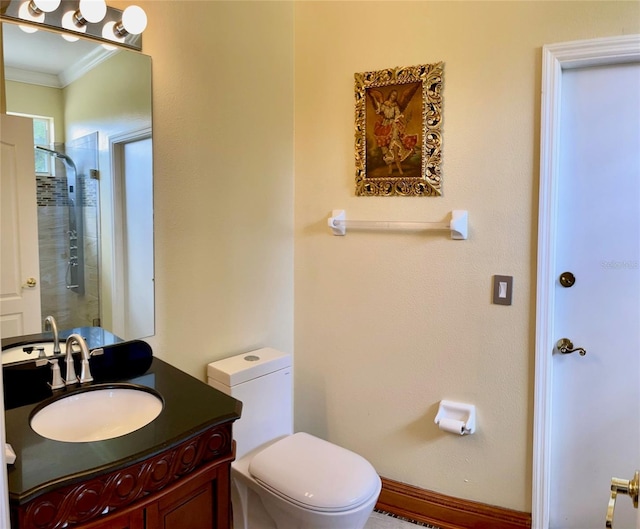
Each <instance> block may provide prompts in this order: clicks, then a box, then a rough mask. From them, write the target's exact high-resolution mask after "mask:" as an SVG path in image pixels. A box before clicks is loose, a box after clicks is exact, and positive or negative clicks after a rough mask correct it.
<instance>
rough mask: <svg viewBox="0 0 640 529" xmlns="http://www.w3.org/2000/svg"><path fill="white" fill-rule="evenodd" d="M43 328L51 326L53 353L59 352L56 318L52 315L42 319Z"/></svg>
mask: <svg viewBox="0 0 640 529" xmlns="http://www.w3.org/2000/svg"><path fill="white" fill-rule="evenodd" d="M44 328H45V330H46V329H47V328H51V331H52V332H53V354H54V355H57V354H60V337H59V336H58V325H57V324H56V319H55V318H54V317H53V316H47V317H46V318H45V319H44Z"/></svg>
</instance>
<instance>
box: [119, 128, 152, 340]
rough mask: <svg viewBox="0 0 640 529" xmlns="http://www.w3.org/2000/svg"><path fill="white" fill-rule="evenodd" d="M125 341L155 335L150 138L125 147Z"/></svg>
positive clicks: (127, 144) (130, 143)
mask: <svg viewBox="0 0 640 529" xmlns="http://www.w3.org/2000/svg"><path fill="white" fill-rule="evenodd" d="M123 147H124V152H123V161H124V173H123V191H124V193H123V194H124V204H123V205H124V230H123V231H124V260H125V262H124V270H123V274H124V278H125V280H124V284H125V291H124V316H125V318H124V325H125V330H124V338H127V339H134V338H142V337H146V336H151V335H153V334H154V332H155V314H154V303H155V301H154V267H153V257H154V255H153V171H152V157H153V153H152V148H151V138H147V139H144V140H138V141H133V142H129V143H126V144H124V146H123Z"/></svg>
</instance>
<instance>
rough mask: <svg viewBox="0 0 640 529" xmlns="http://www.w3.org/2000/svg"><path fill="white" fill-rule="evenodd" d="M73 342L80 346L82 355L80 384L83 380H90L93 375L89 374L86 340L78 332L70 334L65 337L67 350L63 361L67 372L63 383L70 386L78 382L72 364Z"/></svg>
mask: <svg viewBox="0 0 640 529" xmlns="http://www.w3.org/2000/svg"><path fill="white" fill-rule="evenodd" d="M73 344H77V345H78V347H80V354H81V355H82V364H81V365H82V367H81V369H80V384H84V383H85V382H91V381H92V380H93V377H92V376H91V370H90V369H89V358H90V357H91V354H90V353H89V347H88V346H87V342H86V341H85V340H84V338H83V337H82V336H80V335H79V334H75V333H74V334H70V335H69V337H68V338H67V344H66V346H67V351H66V356H65V362H66V363H67V372H66V376H65V384H66V385H67V386H70V385H71V384H75V383H77V382H78V376H77V375H76V370H75V366H74V365H73Z"/></svg>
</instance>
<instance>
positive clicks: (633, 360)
mask: <svg viewBox="0 0 640 529" xmlns="http://www.w3.org/2000/svg"><path fill="white" fill-rule="evenodd" d="M539 215H540V218H539V234H538V283H537V307H536V382H535V414H534V464H533V474H534V476H533V477H534V479H533V505H532V517H533V525H532V527H533V529H570V528H571V529H572V528H575V529H600V528H604V527H605V516H606V514H607V506H608V505H607V504H608V501H609V497H610V495H611V479H612V478H613V477H614V476H616V477H631V475H632V474H633V472H634V470H635V469H637V468H638V467H639V466H640V326H639V323H640V36H638V35H632V36H625V37H617V38H611V39H599V40H593V41H580V42H572V43H565V44H559V45H552V46H545V47H544V49H543V92H542V116H541V177H540V209H539ZM568 272H570V273H571V274H572V275H573V276H574V277H573V278H571V277H570V275H569V274H568ZM561 278H562V279H561ZM573 281H575V282H573ZM572 282H573V284H572ZM562 338H567V339H569V340H570V341H571V342H572V343H573V347H572V348H573V349H578V348H584V349H585V350H586V354H585V355H584V356H581V355H580V354H579V352H578V351H576V352H573V353H571V352H569V351H570V350H571V349H572V348H566V347H565V353H566V354H563V353H562V352H561V351H559V350H558V347H554V346H556V344H557V342H558V341H559V340H561V339H562ZM554 349H555V351H554ZM638 519H639V518H638V511H637V510H634V509H633V505H632V502H629V501H625V500H624V499H622V498H621V499H619V500H618V506H617V507H616V513H615V526H614V527H615V528H616V529H632V528H633V527H636V525H637V524H638V523H639V522H638Z"/></svg>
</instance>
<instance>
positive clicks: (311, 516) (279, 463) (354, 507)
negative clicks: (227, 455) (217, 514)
mask: <svg viewBox="0 0 640 529" xmlns="http://www.w3.org/2000/svg"><path fill="white" fill-rule="evenodd" d="M231 475H232V494H233V516H234V523H233V526H234V529H362V528H363V527H364V525H365V524H366V523H367V520H368V519H369V516H370V515H371V512H372V511H373V508H374V506H375V504H376V501H377V499H378V496H379V494H380V489H381V482H380V478H379V476H378V474H377V473H376V471H375V469H374V468H373V467H372V466H371V464H370V463H369V462H368V461H367V460H366V459H364V458H363V457H361V456H359V455H358V454H355V453H354V452H351V451H349V450H346V449H344V448H341V447H339V446H336V445H334V444H331V443H328V442H327V441H323V440H322V439H319V438H317V437H314V436H312V435H309V434H306V433H302V432H300V433H296V434H293V435H290V436H286V437H284V438H281V439H279V440H277V441H275V442H273V443H270V444H268V445H267V446H266V447H265V446H263V447H260V448H258V449H257V450H254V451H253V452H251V453H249V454H247V455H246V456H244V457H242V458H240V459H238V460H237V461H235V462H234V463H233V464H232V466H231Z"/></svg>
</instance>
